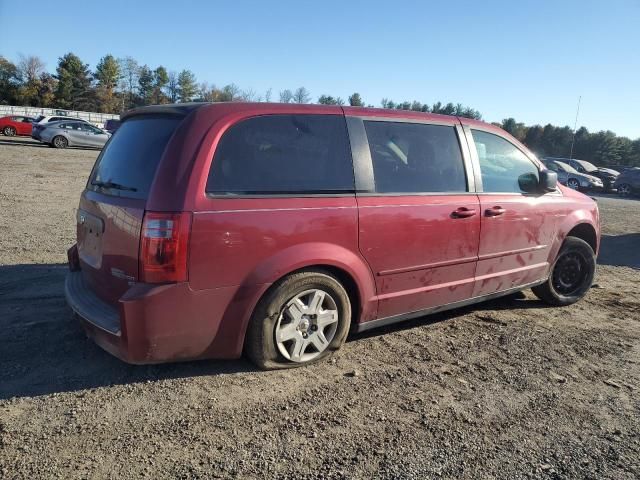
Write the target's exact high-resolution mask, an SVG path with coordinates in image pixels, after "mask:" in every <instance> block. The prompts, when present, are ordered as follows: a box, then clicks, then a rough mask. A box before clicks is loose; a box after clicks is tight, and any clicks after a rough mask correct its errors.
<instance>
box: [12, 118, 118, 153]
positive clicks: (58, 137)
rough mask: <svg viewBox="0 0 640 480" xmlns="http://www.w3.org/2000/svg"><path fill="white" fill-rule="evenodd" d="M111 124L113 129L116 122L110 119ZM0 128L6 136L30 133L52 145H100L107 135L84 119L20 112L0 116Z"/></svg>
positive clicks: (108, 135) (107, 133)
mask: <svg viewBox="0 0 640 480" xmlns="http://www.w3.org/2000/svg"><path fill="white" fill-rule="evenodd" d="M115 122H118V121H117V120H115ZM118 123H119V122H118ZM111 128H112V129H113V131H115V129H117V124H113V123H112V124H111ZM0 131H1V132H2V133H3V134H4V135H6V136H8V137H13V136H15V135H23V136H30V137H31V138H33V139H35V140H39V141H41V142H43V143H46V144H47V145H49V146H51V147H55V148H66V147H91V148H102V147H103V146H104V144H105V143H107V140H109V137H111V133H110V132H109V131H106V130H103V129H101V128H98V127H96V126H95V125H93V124H92V123H89V122H87V121H86V120H82V119H79V118H76V117H68V116H62V115H53V116H45V115H40V116H39V117H36V118H33V117H28V116H23V115H11V116H7V117H3V118H0Z"/></svg>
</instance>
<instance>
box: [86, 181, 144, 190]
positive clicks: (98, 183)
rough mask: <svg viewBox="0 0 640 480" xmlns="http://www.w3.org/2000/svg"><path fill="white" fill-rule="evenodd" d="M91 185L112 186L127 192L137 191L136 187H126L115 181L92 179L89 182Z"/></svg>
mask: <svg viewBox="0 0 640 480" xmlns="http://www.w3.org/2000/svg"><path fill="white" fill-rule="evenodd" d="M91 185H94V186H96V187H102V188H112V189H114V190H127V191H129V192H137V191H138V189H137V188H135V187H127V186H125V185H120V184H119V183H115V182H101V181H99V180H93V181H92V182H91Z"/></svg>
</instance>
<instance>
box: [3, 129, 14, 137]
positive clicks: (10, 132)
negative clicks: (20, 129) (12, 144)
mask: <svg viewBox="0 0 640 480" xmlns="http://www.w3.org/2000/svg"><path fill="white" fill-rule="evenodd" d="M3 132H4V134H5V135H6V136H7V137H13V136H14V135H15V134H16V129H15V128H13V127H4V131H3Z"/></svg>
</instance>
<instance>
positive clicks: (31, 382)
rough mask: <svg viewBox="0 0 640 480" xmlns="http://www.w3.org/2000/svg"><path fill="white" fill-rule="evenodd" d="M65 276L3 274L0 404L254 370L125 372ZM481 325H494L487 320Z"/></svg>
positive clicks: (493, 306)
mask: <svg viewBox="0 0 640 480" xmlns="http://www.w3.org/2000/svg"><path fill="white" fill-rule="evenodd" d="M631 241H633V240H631ZM604 244H605V242H604V241H603V246H604ZM607 248H608V247H607ZM66 271H67V267H66V265H62V264H43V265H39V264H32V265H10V266H0V329H1V330H2V332H3V334H2V335H0V366H1V367H2V368H0V400H2V399H7V398H12V397H25V396H37V395H48V394H52V393H58V392H72V391H79V390H85V389H91V388H98V387H103V386H109V385H121V384H135V383H141V382H146V381H150V380H153V381H155V380H164V379H173V378H186V377H194V376H205V375H206V376H209V375H223V374H234V373H240V372H250V371H256V370H257V369H256V367H254V366H253V365H252V364H251V363H249V362H248V361H247V360H245V359H239V360H228V361H223V360H218V361H214V360H211V361H199V362H184V363H173V364H164V365H129V364H126V363H124V362H122V361H120V360H118V359H117V358H115V357H113V356H111V355H110V354H108V353H106V352H105V351H103V350H102V349H101V348H100V347H98V346H97V345H96V344H95V343H93V341H91V340H89V339H87V338H86V336H85V335H84V332H83V330H82V328H81V327H80V324H79V323H78V322H77V321H76V320H75V319H74V318H73V316H72V313H71V310H70V309H69V308H68V306H67V305H66V302H65V299H64V277H65V275H66ZM531 308H536V309H539V308H551V307H549V306H548V305H547V304H545V303H543V302H541V301H539V300H534V299H531V298H527V297H525V296H524V295H523V294H521V293H516V294H512V295H508V296H505V297H502V298H498V299H494V300H490V301H486V302H482V303H478V304H476V305H471V306H467V307H462V308H458V309H454V310H449V311H446V312H440V313H435V314H432V315H428V316H423V317H419V318H416V319H413V320H408V321H404V322H400V323H397V324H393V325H389V326H385V327H380V328H377V329H374V330H371V331H367V332H363V333H358V334H352V335H350V337H349V341H357V340H359V339H364V338H370V337H375V336H379V335H384V334H386V333H390V332H397V331H402V330H407V329H411V328H415V327H418V326H425V325H431V324H435V323H439V322H444V321H447V320H450V319H452V318H455V317H458V316H460V315H464V314H468V313H471V312H476V313H481V312H483V311H489V310H516V309H520V310H521V309H531ZM483 320H484V318H483ZM484 321H488V322H492V321H493V319H492V318H491V316H490V315H487V318H486V320H484Z"/></svg>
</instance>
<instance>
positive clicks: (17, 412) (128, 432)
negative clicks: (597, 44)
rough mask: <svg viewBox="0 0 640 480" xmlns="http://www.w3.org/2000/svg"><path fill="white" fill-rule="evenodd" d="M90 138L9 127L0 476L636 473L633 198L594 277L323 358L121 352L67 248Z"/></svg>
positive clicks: (639, 375)
mask: <svg viewBox="0 0 640 480" xmlns="http://www.w3.org/2000/svg"><path fill="white" fill-rule="evenodd" d="M96 156H97V152H95V151H87V150H75V149H69V150H65V151H59V150H53V149H50V148H48V147H46V146H41V145H39V144H36V143H34V142H32V141H31V140H28V139H27V140H25V139H7V138H6V137H0V211H1V216H0V328H1V331H2V334H1V335H0V478H3V479H12V478H28V479H31V478H114V479H116V478H117V479H121V478H139V477H143V476H146V477H150V478H263V477H268V478H360V479H369V478H385V479H387V478H388V479H391V478H394V479H395V478H419V479H422V478H433V477H441V478H461V479H467V478H482V479H485V478H510V479H511V478H593V479H602V478H611V479H637V478H639V477H640V201H638V200H620V199H617V198H613V197H605V196H602V197H600V198H599V199H598V201H599V204H600V209H601V215H602V221H603V234H604V237H603V245H602V254H601V256H600V258H599V263H600V265H599V268H598V276H597V285H596V286H595V287H594V288H593V289H592V290H591V292H590V293H589V295H588V296H587V298H586V299H585V300H584V301H582V302H580V303H578V304H577V305H574V306H571V307H567V308H563V309H557V308H548V307H546V306H545V305H543V304H541V303H540V302H538V301H537V300H535V299H534V297H533V296H532V294H531V293H530V292H526V298H524V297H520V298H518V297H512V298H508V299H503V300H500V301H492V302H489V303H485V304H482V305H479V306H476V307H473V308H466V309H462V310H457V311H454V312H448V313H446V314H441V315H436V316H431V317H426V318H423V319H419V320H416V321H411V322H409V323H405V324H400V325H396V326H394V327H390V328H385V329H381V330H377V331H374V332H370V333H367V334H364V335H357V336H355V337H353V338H352V339H351V340H350V341H349V342H348V343H347V344H346V345H345V347H344V348H343V349H342V351H340V352H339V353H338V354H336V355H335V356H334V357H333V358H332V359H331V360H330V361H328V362H325V363H321V364H318V365H315V366H311V367H307V368H304V369H296V370H290V371H280V372H258V371H256V370H255V369H254V368H253V367H252V366H251V364H249V363H248V362H247V361H245V360H239V361H226V362H220V361H218V362H213V361H208V362H194V363H183V364H175V365H159V366H142V367H134V366H129V365H126V364H124V363H121V362H119V361H118V360H116V359H114V358H112V357H111V356H109V355H108V354H106V353H104V352H103V351H102V350H100V349H99V348H98V347H96V346H95V345H94V344H93V343H91V342H90V341H88V340H86V339H85V337H84V335H83V333H82V331H81V329H80V327H79V325H77V324H76V323H75V322H74V321H73V320H72V319H71V315H70V311H69V310H68V308H67V307H66V305H65V302H64V298H63V279H64V275H65V266H64V262H65V260H66V255H65V251H66V249H67V248H68V246H70V245H71V244H72V243H73V239H74V236H75V224H74V222H75V220H74V218H75V215H74V212H75V208H76V205H77V203H78V198H79V194H80V191H81V190H82V188H83V186H84V183H85V180H86V178H87V175H88V173H89V171H90V169H91V166H92V165H93V162H94V160H95V158H96Z"/></svg>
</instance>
